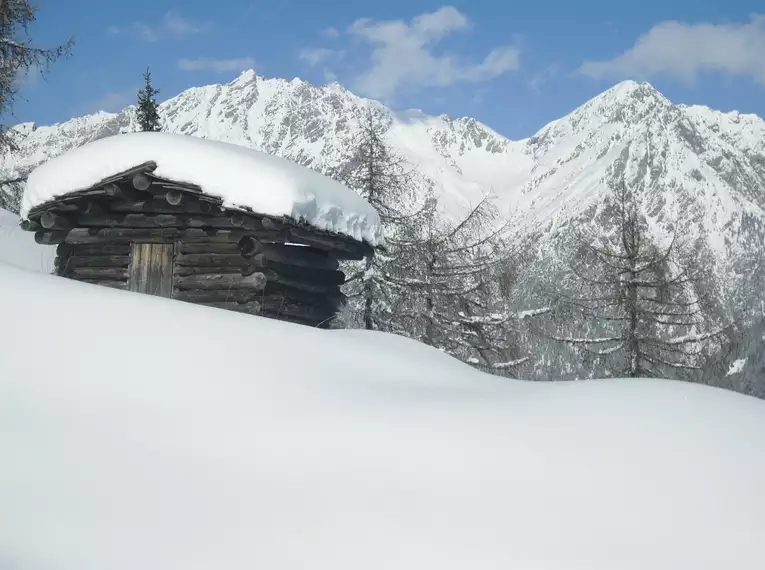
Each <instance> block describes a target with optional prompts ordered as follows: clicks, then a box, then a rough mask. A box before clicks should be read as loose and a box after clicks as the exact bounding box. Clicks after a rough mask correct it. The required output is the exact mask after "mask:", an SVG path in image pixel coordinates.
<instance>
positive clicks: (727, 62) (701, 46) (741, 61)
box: [579, 14, 765, 85]
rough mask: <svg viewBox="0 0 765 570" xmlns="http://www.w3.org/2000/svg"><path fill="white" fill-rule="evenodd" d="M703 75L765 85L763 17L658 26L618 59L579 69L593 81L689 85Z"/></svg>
mask: <svg viewBox="0 0 765 570" xmlns="http://www.w3.org/2000/svg"><path fill="white" fill-rule="evenodd" d="M705 71H715V72H721V73H727V74H730V75H738V76H743V77H749V78H751V79H754V80H755V81H757V82H759V83H761V84H762V85H765V15H763V14H760V15H754V16H752V17H751V20H750V21H749V22H744V23H727V24H709V23H701V24H686V23H683V22H676V21H665V22H660V23H658V24H656V25H655V26H653V27H652V28H651V29H650V30H649V31H648V32H647V33H645V34H643V35H642V36H640V37H639V38H638V40H637V42H635V45H634V46H632V47H631V48H630V49H628V50H627V51H625V52H624V53H622V54H621V55H619V56H618V57H615V58H614V59H611V60H607V61H586V62H584V63H583V64H582V66H581V67H580V68H579V72H580V73H582V74H584V75H587V76H589V77H593V78H600V77H625V76H628V77H632V78H635V79H648V78H650V77H651V76H654V75H660V74H663V75H667V76H670V77H675V78H678V79H681V80H683V81H688V82H690V81H693V80H695V79H696V78H697V77H698V75H699V74H700V73H702V72H705Z"/></svg>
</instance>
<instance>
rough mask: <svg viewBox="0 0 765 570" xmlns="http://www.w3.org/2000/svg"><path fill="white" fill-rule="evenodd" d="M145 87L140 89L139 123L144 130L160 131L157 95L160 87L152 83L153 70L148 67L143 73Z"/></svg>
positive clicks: (137, 113)
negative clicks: (157, 87) (155, 86)
mask: <svg viewBox="0 0 765 570" xmlns="http://www.w3.org/2000/svg"><path fill="white" fill-rule="evenodd" d="M143 79H144V88H143V89H139V90H138V110H137V112H136V115H137V118H138V124H139V125H140V127H141V130H142V131H160V130H162V128H161V127H160V124H159V104H158V103H157V100H156V98H155V97H156V95H158V94H159V89H155V88H154V87H153V86H152V84H151V72H150V71H149V68H146V72H145V73H144V74H143Z"/></svg>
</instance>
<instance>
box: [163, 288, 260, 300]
mask: <svg viewBox="0 0 765 570" xmlns="http://www.w3.org/2000/svg"><path fill="white" fill-rule="evenodd" d="M259 297H260V291H257V290H255V289H173V299H177V300H179V301H187V302H189V303H219V302H222V303H228V302H234V303H247V302H250V301H255V300H257V299H258V298H259Z"/></svg>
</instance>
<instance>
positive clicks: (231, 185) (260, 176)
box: [21, 132, 383, 245]
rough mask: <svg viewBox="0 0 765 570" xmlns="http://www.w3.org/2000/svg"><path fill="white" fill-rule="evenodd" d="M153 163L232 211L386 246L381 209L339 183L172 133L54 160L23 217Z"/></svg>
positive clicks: (99, 145)
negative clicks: (243, 210)
mask: <svg viewBox="0 0 765 570" xmlns="http://www.w3.org/2000/svg"><path fill="white" fill-rule="evenodd" d="M149 161H153V162H156V164H157V169H156V170H155V171H154V174H156V175H157V176H159V177H160V178H166V179H169V180H173V181H175V182H188V183H192V184H196V185H198V186H200V187H201V188H202V190H203V191H204V192H205V193H207V194H211V195H213V196H218V197H219V198H221V199H222V200H223V203H224V205H226V206H229V207H234V208H235V207H243V206H245V207H249V208H252V209H253V210H255V211H256V212H258V213H260V214H266V215H270V216H288V217H290V218H293V219H295V220H300V221H304V222H306V223H307V224H310V225H312V226H314V227H317V228H319V229H321V230H327V231H331V232H337V233H343V234H346V235H349V236H351V237H353V238H355V239H357V240H359V241H362V240H365V241H367V242H369V243H370V244H371V245H381V244H382V242H383V228H382V225H381V224H380V218H379V216H378V215H377V212H376V211H375V209H374V208H373V207H372V206H370V205H369V204H368V203H367V202H366V200H364V199H363V198H361V196H359V195H358V194H356V193H355V192H354V191H352V190H350V189H349V188H346V187H345V186H343V185H342V184H340V183H339V182H337V181H335V180H332V179H331V178H328V177H326V176H324V175H322V174H319V173H318V172H316V171H314V170H311V169H310V168H306V167H304V166H300V165H298V164H295V163H294V162H291V161H289V160H286V159H284V158H280V157H278V156H273V155H270V154H266V153H264V152H259V151H257V150H252V149H249V148H245V147H242V146H238V145H234V144H229V143H224V142H219V141H211V140H207V139H201V138H197V137H190V136H186V135H179V134H171V133H153V132H148V133H146V132H140V133H128V134H121V135H114V136H110V137H106V138H102V139H98V140H96V141H93V142H89V143H87V144H85V145H83V146H81V147H79V148H76V149H74V150H71V151H69V152H67V153H65V154H63V155H61V156H57V157H55V158H52V159H50V160H49V161H47V162H45V163H43V164H42V165H40V166H39V167H37V168H36V169H35V170H34V171H33V172H32V174H30V176H29V181H28V182H27V185H26V187H25V190H24V198H23V200H22V203H21V217H22V218H25V217H26V216H27V214H28V212H29V210H30V209H31V208H33V207H34V206H37V205H40V204H42V203H44V202H47V201H49V200H51V199H53V198H56V197H57V196H61V195H64V194H67V193H69V192H75V191H78V190H85V189H88V188H90V187H92V186H94V185H95V184H98V183H99V182H100V181H102V180H104V179H106V178H108V177H110V176H115V175H117V174H121V173H123V172H126V171H127V170H129V169H131V168H135V167H136V166H139V165H141V164H143V163H145V162H149Z"/></svg>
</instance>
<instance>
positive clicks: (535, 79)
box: [526, 63, 561, 93]
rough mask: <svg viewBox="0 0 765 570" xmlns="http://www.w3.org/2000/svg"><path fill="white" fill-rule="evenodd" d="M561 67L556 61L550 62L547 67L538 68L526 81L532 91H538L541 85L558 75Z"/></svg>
mask: <svg viewBox="0 0 765 570" xmlns="http://www.w3.org/2000/svg"><path fill="white" fill-rule="evenodd" d="M560 72H561V67H560V65H558V64H557V63H552V64H550V65H548V66H547V67H545V68H543V69H541V70H539V71H538V72H536V73H535V74H534V75H532V76H531V78H530V79H529V80H528V81H527V82H526V84H527V85H528V86H529V88H530V89H531V90H532V91H535V92H537V93H538V92H540V91H541V90H542V87H543V86H544V85H546V84H547V83H549V82H550V81H551V80H552V79H553V78H555V77H556V76H557V75H559V74H560Z"/></svg>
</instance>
